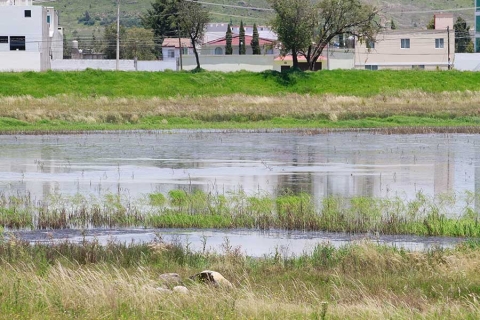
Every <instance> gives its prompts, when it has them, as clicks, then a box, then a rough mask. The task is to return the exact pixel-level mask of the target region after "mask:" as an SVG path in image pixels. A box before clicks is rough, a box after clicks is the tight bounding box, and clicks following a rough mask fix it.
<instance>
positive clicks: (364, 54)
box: [354, 14, 455, 70]
mask: <svg viewBox="0 0 480 320" xmlns="http://www.w3.org/2000/svg"><path fill="white" fill-rule="evenodd" d="M454 57H455V31H454V30H453V15H452V14H436V15H435V29H431V30H416V29H415V30H388V31H383V32H381V33H379V34H378V35H377V38H376V41H368V39H363V41H358V42H357V43H356V45H355V56H354V66H355V68H356V69H368V70H379V69H426V70H435V69H441V70H445V69H449V68H451V67H453V64H454V61H453V59H454Z"/></svg>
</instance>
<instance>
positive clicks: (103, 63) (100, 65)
mask: <svg viewBox="0 0 480 320" xmlns="http://www.w3.org/2000/svg"><path fill="white" fill-rule="evenodd" d="M116 65H117V61H116V60H96V59H95V60H94V59H92V60H86V59H85V60H84V59H78V60H76V59H66V60H52V70H57V71H81V70H85V69H87V68H90V69H99V70H116ZM119 69H120V70H122V71H135V66H134V62H133V60H120V61H119Z"/></svg>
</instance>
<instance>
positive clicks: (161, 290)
mask: <svg viewBox="0 0 480 320" xmlns="http://www.w3.org/2000/svg"><path fill="white" fill-rule="evenodd" d="M155 289H156V290H157V291H160V292H161V293H167V294H170V293H172V292H173V291H172V290H170V289H167V288H164V287H157V288H155Z"/></svg>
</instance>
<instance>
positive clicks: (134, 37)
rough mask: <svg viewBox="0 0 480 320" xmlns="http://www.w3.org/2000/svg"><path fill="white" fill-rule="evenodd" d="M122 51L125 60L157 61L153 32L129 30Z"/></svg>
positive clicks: (135, 28) (142, 29) (139, 29)
mask: <svg viewBox="0 0 480 320" xmlns="http://www.w3.org/2000/svg"><path fill="white" fill-rule="evenodd" d="M122 49H123V56H124V58H125V59H134V58H135V57H137V58H138V59H139V60H155V58H156V54H155V42H154V41H153V31H152V30H148V29H144V28H137V27H134V28H130V29H127V32H126V34H125V41H124V42H123V48H122Z"/></svg>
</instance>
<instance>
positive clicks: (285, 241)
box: [15, 229, 464, 257]
mask: <svg viewBox="0 0 480 320" xmlns="http://www.w3.org/2000/svg"><path fill="white" fill-rule="evenodd" d="M15 235H16V237H17V238H20V239H23V240H25V241H29V242H32V243H36V242H37V243H38V242H40V243H52V242H63V241H69V242H72V243H81V242H82V241H84V240H87V241H98V243H99V244H101V245H106V244H107V243H108V242H112V241H113V242H120V243H126V244H135V243H151V242H153V241H158V240H159V237H160V238H161V239H162V241H166V242H168V243H178V244H181V245H182V246H183V247H187V246H188V248H189V249H190V250H193V251H197V252H201V251H202V250H204V247H203V246H204V244H206V245H205V250H207V251H210V252H217V253H222V252H223V250H224V249H225V247H226V246H228V247H231V248H239V250H240V252H242V253H243V254H245V255H248V256H254V257H261V256H264V255H267V256H271V255H273V254H275V252H278V253H280V254H282V255H283V256H299V255H302V254H311V253H312V252H313V250H314V248H315V246H317V245H327V244H328V245H332V246H334V247H336V248H339V247H341V246H345V245H347V244H349V243H352V242H361V241H365V240H366V241H369V242H372V243H376V244H381V245H389V246H394V247H396V248H399V249H400V248H401V249H406V250H413V251H425V250H429V249H432V248H452V247H454V246H455V245H457V244H459V243H461V242H462V241H464V240H463V239H458V238H447V237H416V236H379V237H373V236H368V235H348V234H343V233H329V232H301V231H282V230H272V231H266V232H265V231H252V230H191V229H188V230H185V229H109V230H104V229H91V230H86V231H79V230H53V231H38V230H37V231H18V232H15Z"/></svg>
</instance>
